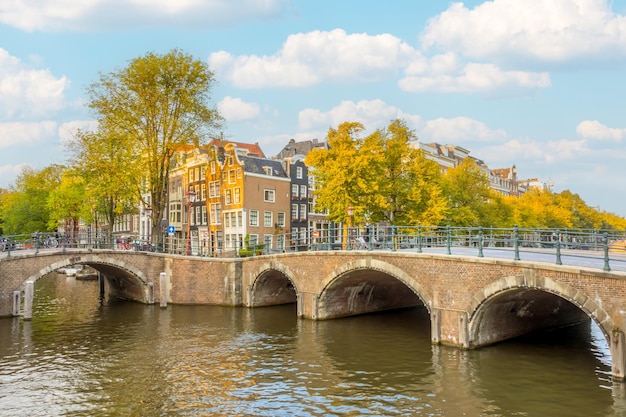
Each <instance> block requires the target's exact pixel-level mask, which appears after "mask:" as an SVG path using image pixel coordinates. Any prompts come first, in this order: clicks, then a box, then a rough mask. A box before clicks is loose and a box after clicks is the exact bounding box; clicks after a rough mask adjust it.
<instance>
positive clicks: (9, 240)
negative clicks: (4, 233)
mask: <svg viewBox="0 0 626 417" xmlns="http://www.w3.org/2000/svg"><path fill="white" fill-rule="evenodd" d="M12 245H13V243H11V238H10V237H9V238H7V258H10V257H11V246H12Z"/></svg>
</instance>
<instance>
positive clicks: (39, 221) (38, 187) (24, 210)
mask: <svg viewBox="0 0 626 417" xmlns="http://www.w3.org/2000/svg"><path fill="white" fill-rule="evenodd" d="M63 170H64V168H63V167H62V166H60V165H51V166H48V167H46V168H43V169H41V170H35V169H33V168H31V167H26V168H24V169H23V170H22V172H21V173H20V174H19V175H18V176H17V179H16V181H15V185H13V186H11V187H9V189H8V190H7V191H6V192H4V193H2V199H1V200H0V212H1V213H2V216H1V217H2V220H3V232H4V233H5V234H9V235H13V234H24V233H34V232H46V231H54V230H56V229H57V224H56V223H55V222H53V221H51V212H50V208H49V206H48V197H49V195H50V193H51V192H52V191H53V190H55V189H56V188H57V187H58V186H59V184H60V183H61V176H62V173H63Z"/></svg>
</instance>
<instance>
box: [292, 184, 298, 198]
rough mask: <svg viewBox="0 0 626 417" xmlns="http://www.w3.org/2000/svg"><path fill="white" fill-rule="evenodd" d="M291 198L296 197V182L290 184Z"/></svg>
mask: <svg viewBox="0 0 626 417" xmlns="http://www.w3.org/2000/svg"><path fill="white" fill-rule="evenodd" d="M291 198H298V184H291Z"/></svg>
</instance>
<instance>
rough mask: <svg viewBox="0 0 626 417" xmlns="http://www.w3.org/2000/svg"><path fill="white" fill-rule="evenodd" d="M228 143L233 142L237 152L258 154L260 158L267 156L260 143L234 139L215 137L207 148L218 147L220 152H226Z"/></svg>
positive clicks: (251, 154)
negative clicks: (225, 148) (235, 140)
mask: <svg viewBox="0 0 626 417" xmlns="http://www.w3.org/2000/svg"><path fill="white" fill-rule="evenodd" d="M228 144H231V145H233V146H234V147H235V152H237V154H240V155H241V154H243V155H250V156H257V157H259V158H265V154H264V153H263V151H262V150H261V147H260V146H259V143H258V142H256V143H245V142H234V141H232V140H224V139H213V140H212V141H211V142H209V143H208V144H207V145H206V146H207V148H211V147H217V148H218V149H219V152H220V153H223V152H224V147H225V146H226V145H228Z"/></svg>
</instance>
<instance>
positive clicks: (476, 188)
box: [442, 158, 495, 227]
mask: <svg viewBox="0 0 626 417" xmlns="http://www.w3.org/2000/svg"><path fill="white" fill-rule="evenodd" d="M442 188H443V193H444V195H445V197H446V198H447V200H448V206H449V212H448V219H447V223H448V224H450V225H454V226H461V227H470V226H487V225H489V223H490V219H489V216H488V211H487V210H486V208H487V206H488V205H489V203H490V202H491V201H492V199H494V193H495V192H494V191H493V190H492V189H491V185H490V183H489V178H488V177H487V175H486V174H485V172H484V171H483V170H482V169H480V168H479V167H478V166H477V165H476V163H475V162H474V160H473V159H471V158H465V159H463V160H462V161H461V162H460V163H459V164H458V165H457V166H456V167H453V168H449V169H448V170H447V171H446V173H445V174H444V176H443V181H442Z"/></svg>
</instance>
